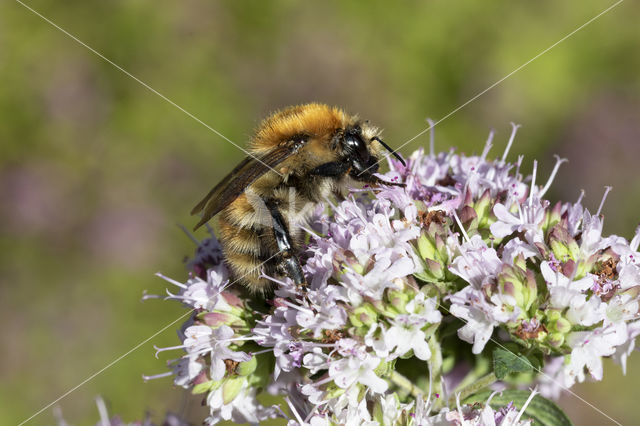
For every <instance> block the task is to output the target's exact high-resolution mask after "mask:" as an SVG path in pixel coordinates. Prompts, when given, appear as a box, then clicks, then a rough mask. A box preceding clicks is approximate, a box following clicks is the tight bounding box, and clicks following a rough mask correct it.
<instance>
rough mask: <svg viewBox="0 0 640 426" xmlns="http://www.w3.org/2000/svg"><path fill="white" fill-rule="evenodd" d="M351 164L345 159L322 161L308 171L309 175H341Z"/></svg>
mask: <svg viewBox="0 0 640 426" xmlns="http://www.w3.org/2000/svg"><path fill="white" fill-rule="evenodd" d="M350 167H351V164H349V162H347V161H332V162H330V163H324V164H321V165H319V166H318V167H316V168H315V169H313V170H311V171H310V172H309V175H310V176H324V177H339V176H343V175H344V174H345V173H347V171H349V168H350Z"/></svg>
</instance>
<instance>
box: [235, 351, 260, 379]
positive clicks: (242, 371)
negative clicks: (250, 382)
mask: <svg viewBox="0 0 640 426" xmlns="http://www.w3.org/2000/svg"><path fill="white" fill-rule="evenodd" d="M257 366H258V359H257V357H255V356H252V357H251V359H250V360H249V361H244V362H240V363H239V364H238V366H237V367H236V373H237V374H238V375H239V376H248V375H249V374H252V373H253V372H254V371H256V367H257Z"/></svg>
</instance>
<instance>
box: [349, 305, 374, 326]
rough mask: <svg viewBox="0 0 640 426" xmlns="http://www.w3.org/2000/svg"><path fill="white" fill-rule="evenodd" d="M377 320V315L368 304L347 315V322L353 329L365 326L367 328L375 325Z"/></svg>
mask: <svg viewBox="0 0 640 426" xmlns="http://www.w3.org/2000/svg"><path fill="white" fill-rule="evenodd" d="M377 319H378V314H377V312H376V310H375V309H374V308H373V306H371V304H369V303H365V304H363V305H361V306H358V307H357V308H356V309H354V310H353V312H352V313H351V315H349V321H351V324H353V325H354V326H355V327H362V326H365V325H366V326H367V327H368V326H370V325H371V324H373V323H375V322H376V321H377Z"/></svg>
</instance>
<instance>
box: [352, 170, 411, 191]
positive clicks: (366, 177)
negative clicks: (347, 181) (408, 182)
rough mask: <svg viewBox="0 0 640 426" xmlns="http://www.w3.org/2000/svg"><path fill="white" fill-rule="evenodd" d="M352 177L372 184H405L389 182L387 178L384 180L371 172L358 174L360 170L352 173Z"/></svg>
mask: <svg viewBox="0 0 640 426" xmlns="http://www.w3.org/2000/svg"><path fill="white" fill-rule="evenodd" d="M351 177H352V178H354V179H355V180H358V181H360V182H366V183H369V184H371V185H387V186H402V187H404V186H405V184H404V183H400V182H389V181H387V180H382V179H380V178H379V177H378V176H376V175H373V174H371V173H369V172H363V173H362V174H358V172H357V171H355V170H354V171H353V172H352V173H351Z"/></svg>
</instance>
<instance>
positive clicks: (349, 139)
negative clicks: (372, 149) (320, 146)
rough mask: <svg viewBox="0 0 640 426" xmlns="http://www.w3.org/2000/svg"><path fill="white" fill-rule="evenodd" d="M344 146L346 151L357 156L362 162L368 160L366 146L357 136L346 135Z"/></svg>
mask: <svg viewBox="0 0 640 426" xmlns="http://www.w3.org/2000/svg"><path fill="white" fill-rule="evenodd" d="M344 144H345V148H346V151H348V152H349V153H351V154H352V155H354V154H355V155H357V156H358V157H359V158H360V159H361V160H363V161H367V160H369V150H368V149H367V145H366V144H365V143H364V142H363V141H362V139H360V137H359V136H356V135H351V134H349V135H347V136H346V137H345V138H344Z"/></svg>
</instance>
